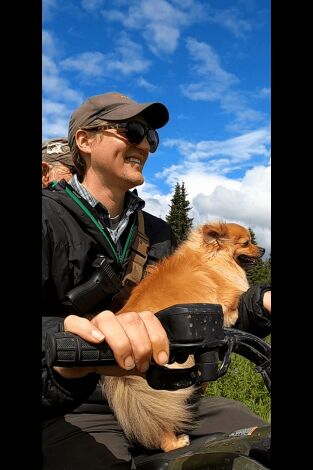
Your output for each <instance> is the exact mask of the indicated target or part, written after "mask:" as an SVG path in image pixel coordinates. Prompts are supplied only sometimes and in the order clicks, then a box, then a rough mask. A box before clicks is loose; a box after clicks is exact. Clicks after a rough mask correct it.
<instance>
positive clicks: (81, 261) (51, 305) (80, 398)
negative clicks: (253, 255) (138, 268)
mask: <svg viewBox="0 0 313 470" xmlns="http://www.w3.org/2000/svg"><path fill="white" fill-rule="evenodd" d="M66 188H70V189H71V191H73V189H72V188H71V187H70V186H69V185H67V183H65V181H62V182H60V183H59V184H57V185H56V186H53V185H50V186H49V187H48V188H45V189H44V190H43V210H42V218H43V224H42V230H43V234H42V235H43V241H42V249H43V254H42V282H43V285H42V316H43V319H42V327H43V328H42V331H43V336H42V398H43V417H45V418H46V417H52V416H56V415H61V414H65V413H66V412H68V411H70V410H72V409H74V408H75V407H77V406H78V405H80V404H81V403H83V402H84V401H85V400H87V398H88V397H89V396H90V394H91V393H92V392H93V390H94V389H95V388H96V384H97V382H98V380H99V375H97V374H89V375H87V376H86V377H83V378H80V379H64V378H62V377H61V376H60V375H59V374H57V373H56V372H54V371H53V370H52V369H50V368H49V367H48V366H47V364H46V360H45V334H46V331H47V330H48V329H49V330H52V331H57V330H58V327H59V324H60V322H61V321H62V320H63V318H64V317H65V316H66V315H67V314H68V311H67V310H66V308H65V307H64V305H63V304H62V299H63V297H64V295H65V294H66V293H67V292H68V291H69V290H71V289H72V288H73V287H75V286H79V285H81V284H83V283H84V282H86V281H87V280H88V279H89V278H90V277H91V275H92V273H93V268H92V262H93V261H94V260H95V258H96V257H97V255H99V254H104V255H106V256H107V257H109V258H111V259H112V264H111V266H112V268H113V269H114V271H115V272H116V273H117V275H118V276H119V277H121V278H122V277H123V274H124V273H125V270H126V267H127V261H128V257H127V255H126V258H125V262H124V263H123V265H121V264H120V263H119V262H118V261H117V260H116V259H114V256H112V251H111V249H110V247H109V244H108V242H107V240H106V239H105V238H104V236H103V235H102V234H101V232H100V231H99V230H98V228H97V227H96V226H95V224H94V223H93V222H92V220H91V219H90V218H89V216H88V215H86V213H85V212H84V211H83V209H82V208H81V207H80V206H79V205H78V204H77V203H76V202H75V201H74V200H73V199H72V198H71V197H70V196H69V195H68V194H67V193H66ZM74 193H75V192H74ZM77 196H78V195H77ZM80 201H81V203H83V204H84V206H85V207H87V208H88V210H89V211H90V213H91V214H93V215H94V217H95V218H97V214H96V212H95V210H94V209H93V208H92V207H91V206H90V205H89V204H88V202H87V201H85V200H83V199H82V198H80ZM143 215H144V222H145V232H146V234H147V236H148V237H149V240H150V248H149V253H148V263H150V262H155V261H158V260H160V259H161V258H163V257H164V256H167V255H169V254H170V253H171V252H172V251H173V249H174V248H175V247H176V243H175V239H174V236H173V233H172V231H171V229H170V227H169V225H168V224H167V223H166V222H164V221H163V220H162V219H159V218H157V217H154V216H153V215H151V214H148V213H147V212H144V211H143ZM133 223H135V226H136V227H137V214H136V213H135V214H133V216H131V217H130V220H129V223H128V226H127V228H126V229H125V231H124V232H123V235H122V244H124V243H125V242H126V239H127V235H128V234H129V232H130V227H131V226H132V224H133ZM104 230H105V229H104ZM105 232H106V234H107V237H108V239H109V240H111V243H112V244H113V245H114V242H113V240H112V239H111V238H110V235H109V232H107V231H106V230H105ZM136 233H137V230H136V229H135V230H134V232H133V236H132V238H131V239H130V240H129V244H128V246H129V247H130V246H131V245H132V242H133V240H134V238H135V236H136ZM128 251H129V250H128ZM265 290H268V286H266V287H259V286H255V287H252V288H251V289H249V290H248V291H247V292H246V293H245V294H243V295H242V297H241V301H240V305H239V320H238V322H237V323H238V324H237V325H236V326H237V327H239V328H240V329H245V331H249V332H252V333H254V334H257V335H258V336H261V337H264V336H266V335H267V334H269V331H270V330H269V328H270V319H269V316H268V315H267V314H266V312H265V311H264V309H263V307H262V296H263V293H264V291H265ZM110 300H111V299H110V298H107V299H106V300H104V302H103V304H102V305H101V307H102V308H101V309H100V310H102V309H105V308H107V306H108V304H109V302H110Z"/></svg>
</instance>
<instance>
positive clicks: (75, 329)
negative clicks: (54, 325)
mask: <svg viewBox="0 0 313 470" xmlns="http://www.w3.org/2000/svg"><path fill="white" fill-rule="evenodd" d="M64 331H70V332H71V333H74V334H75V335H78V336H80V337H81V338H83V339H85V340H86V341H90V342H91V343H100V342H101V341H103V340H104V339H105V336H104V334H103V333H102V331H101V330H99V329H98V328H97V327H96V326H95V325H93V324H92V323H91V322H90V321H89V320H87V318H82V317H78V316H76V315H69V316H68V317H66V318H65V320H64Z"/></svg>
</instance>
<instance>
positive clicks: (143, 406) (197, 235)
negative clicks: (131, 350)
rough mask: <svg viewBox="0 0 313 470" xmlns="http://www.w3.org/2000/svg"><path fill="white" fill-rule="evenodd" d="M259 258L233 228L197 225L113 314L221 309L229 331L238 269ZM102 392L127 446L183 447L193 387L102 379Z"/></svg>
mask: <svg viewBox="0 0 313 470" xmlns="http://www.w3.org/2000/svg"><path fill="white" fill-rule="evenodd" d="M263 254H264V249H263V248H260V247H258V246H256V245H254V244H252V243H251V236H250V233H249V231H248V230H247V229H245V228H244V227H242V226H240V225H238V224H233V223H222V222H213V223H208V224H206V225H202V226H200V227H199V228H198V229H197V230H195V231H192V232H191V234H190V236H189V238H188V239H187V240H186V241H185V242H183V243H182V244H181V245H180V246H179V248H178V249H177V250H176V251H175V252H174V253H173V254H172V255H171V256H169V257H168V258H165V259H164V260H162V261H161V262H159V263H158V264H156V265H153V266H150V267H149V271H148V276H147V277H145V278H144V279H143V280H142V281H141V282H140V284H139V285H138V286H136V287H135V288H134V290H133V291H132V294H131V296H130V298H129V299H128V301H127V302H126V304H125V305H124V307H123V308H122V309H121V310H120V311H119V312H117V314H119V313H122V312H129V311H137V312H138V311H142V310H150V311H151V312H153V313H156V312H158V311H159V310H162V309H164V308H166V307H170V306H171V305H175V304H186V303H213V304H221V305H222V308H223V313H224V325H225V326H228V327H230V326H232V325H234V324H235V322H236V320H237V318H238V311H237V306H238V302H239V297H240V295H241V294H242V293H243V292H245V291H246V290H247V289H248V287H249V284H248V281H247V277H246V274H245V271H244V270H243V269H242V267H241V266H240V263H241V262H248V261H250V262H254V260H255V259H256V258H258V257H260V256H262V255H263ZM187 362H188V361H187ZM189 364H190V361H189ZM189 364H188V365H189ZM171 367H173V365H171ZM178 367H182V365H178ZM184 367H186V365H184ZM103 392H104V394H105V395H106V397H107V399H108V402H109V404H110V406H111V407H112V409H113V410H114V413H115V415H116V417H117V420H118V421H119V423H120V425H121V427H122V428H123V430H124V432H125V434H126V436H127V437H128V438H129V439H130V440H133V441H135V442H139V443H140V444H142V445H143V446H145V447H146V448H161V449H163V450H164V451H170V450H174V449H177V448H179V447H184V446H186V445H188V444H189V437H188V436H187V435H186V434H182V435H177V434H178V433H179V432H182V431H183V430H185V429H188V427H190V426H191V422H192V417H193V410H192V408H191V406H190V405H188V404H187V403H188V400H189V398H190V397H191V396H192V395H193V393H194V392H195V387H189V388H187V389H181V390H177V391H167V390H154V389H152V388H151V387H149V385H148V384H147V382H146V380H145V379H143V378H142V377H138V376H125V377H104V378H103Z"/></svg>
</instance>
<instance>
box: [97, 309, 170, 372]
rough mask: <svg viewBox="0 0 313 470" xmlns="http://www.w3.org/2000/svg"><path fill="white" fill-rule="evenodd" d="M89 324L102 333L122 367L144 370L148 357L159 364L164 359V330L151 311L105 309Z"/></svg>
mask: <svg viewBox="0 0 313 470" xmlns="http://www.w3.org/2000/svg"><path fill="white" fill-rule="evenodd" d="M92 323H93V324H94V325H95V326H97V328H98V329H99V330H100V331H102V332H103V333H104V335H105V340H106V342H107V343H108V345H109V346H110V348H111V349H112V351H113V354H114V357H115V359H116V361H117V363H118V364H119V365H120V366H121V367H123V368H124V369H126V370H132V369H133V368H134V367H137V369H138V370H139V371H140V372H145V371H146V370H147V369H148V368H149V364H150V360H151V357H152V356H153V358H154V359H155V360H156V362H158V363H159V364H163V363H166V362H167V361H168V349H169V346H168V339H167V335H166V332H165V330H164V328H163V327H162V325H161V323H160V322H159V320H158V319H157V318H156V317H155V316H154V315H153V314H152V313H151V312H140V313H136V312H124V313H122V314H120V315H114V314H113V313H112V312H109V311H108V310H106V311H104V312H101V313H100V314H99V315H97V316H96V317H95V318H93V319H92ZM160 353H161V355H160ZM162 353H163V354H162Z"/></svg>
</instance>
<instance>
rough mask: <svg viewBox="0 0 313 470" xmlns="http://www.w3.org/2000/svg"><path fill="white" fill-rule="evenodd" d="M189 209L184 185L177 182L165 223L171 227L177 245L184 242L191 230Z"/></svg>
mask: <svg viewBox="0 0 313 470" xmlns="http://www.w3.org/2000/svg"><path fill="white" fill-rule="evenodd" d="M190 209H191V206H190V204H189V201H188V200H187V192H186V188H185V184H184V182H182V184H181V185H180V184H179V183H178V182H177V183H176V186H175V191H174V194H173V197H172V199H171V204H170V211H169V214H168V215H167V216H166V221H167V223H168V224H169V225H170V226H171V228H172V230H173V232H174V234H175V237H176V240H177V244H178V245H179V244H180V243H181V242H182V241H184V240H186V238H187V237H188V234H189V231H190V229H191V226H192V221H193V219H191V218H190V217H188V212H189V211H190Z"/></svg>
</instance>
